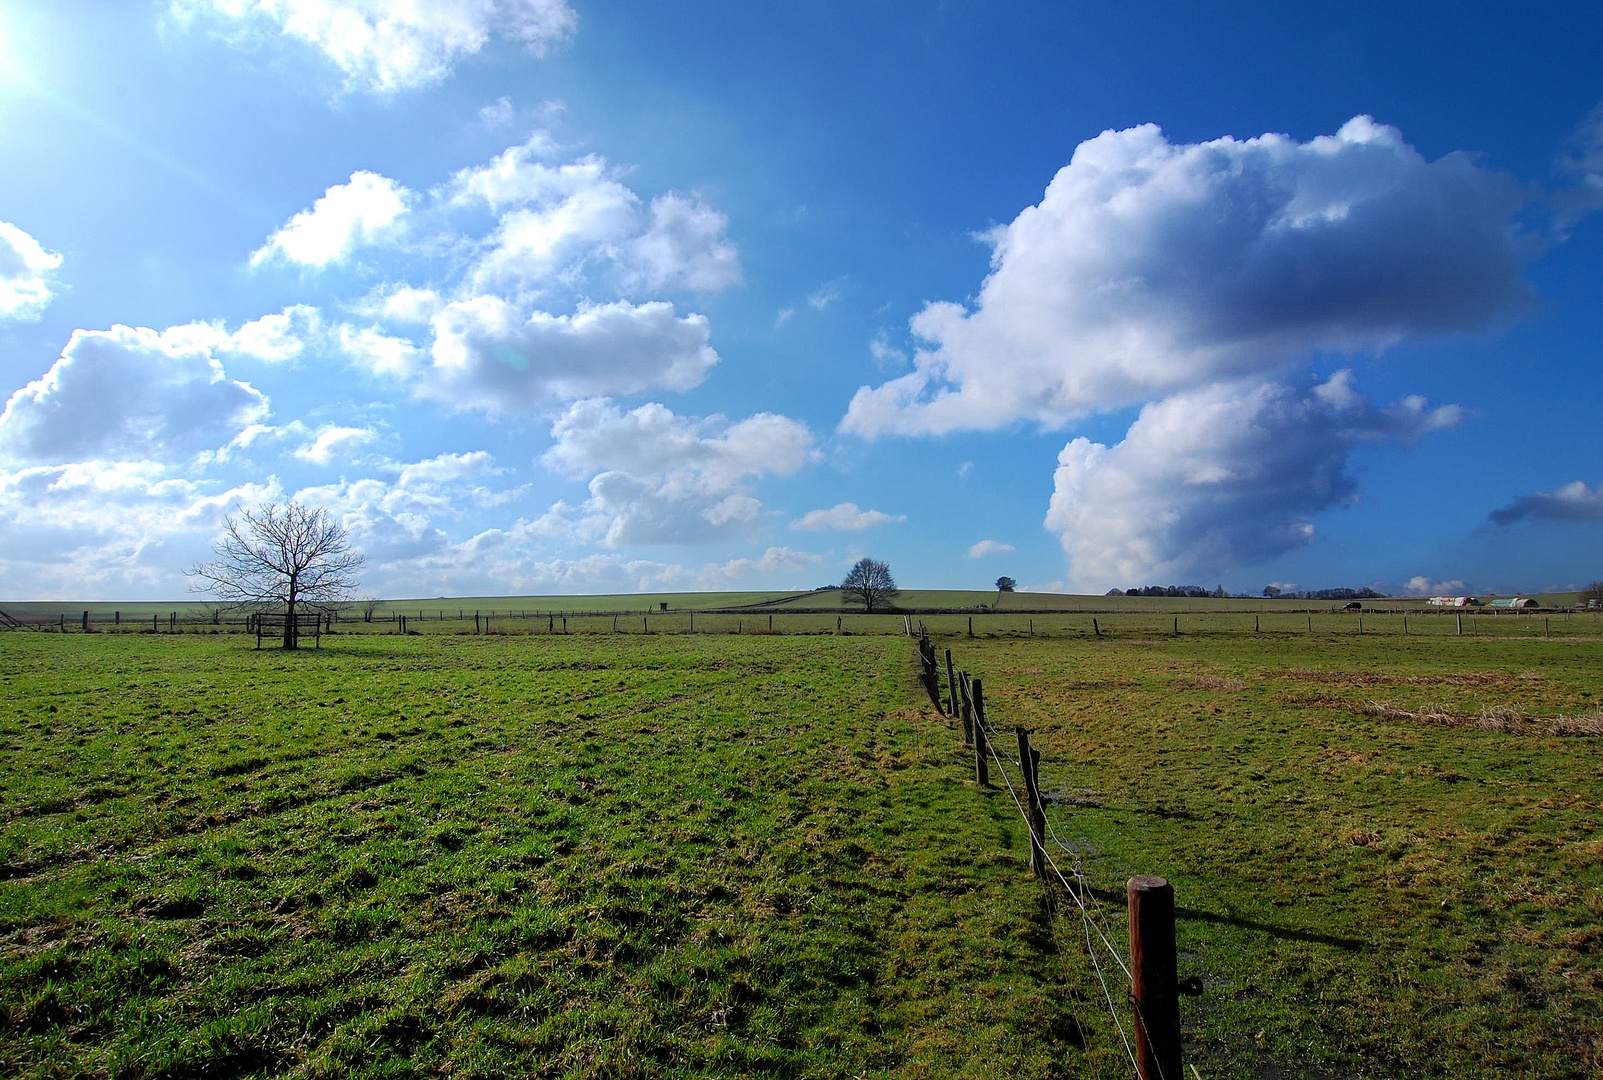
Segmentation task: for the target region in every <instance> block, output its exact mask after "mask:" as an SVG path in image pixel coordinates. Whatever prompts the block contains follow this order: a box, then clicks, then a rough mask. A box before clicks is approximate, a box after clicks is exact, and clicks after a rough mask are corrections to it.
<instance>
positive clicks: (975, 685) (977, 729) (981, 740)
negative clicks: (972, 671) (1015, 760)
mask: <svg viewBox="0 0 1603 1080" xmlns="http://www.w3.org/2000/svg"><path fill="white" fill-rule="evenodd" d="M968 689H969V695H970V700H971V701H972V703H973V708H974V721H973V725H972V726H973V732H974V780H975V782H977V783H978V784H979V785H980V787H990V786H991V762H990V760H989V758H988V752H987V749H986V745H985V686H984V685H983V684H982V683H981V681H980V680H979V679H970V680H969V681H968Z"/></svg>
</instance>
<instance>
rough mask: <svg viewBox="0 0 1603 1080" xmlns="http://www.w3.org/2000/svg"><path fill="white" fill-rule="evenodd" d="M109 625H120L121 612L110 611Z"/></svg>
mask: <svg viewBox="0 0 1603 1080" xmlns="http://www.w3.org/2000/svg"><path fill="white" fill-rule="evenodd" d="M111 625H113V626H121V625H122V612H120V611H113V612H112V613H111Z"/></svg>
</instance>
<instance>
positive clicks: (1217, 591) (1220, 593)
mask: <svg viewBox="0 0 1603 1080" xmlns="http://www.w3.org/2000/svg"><path fill="white" fill-rule="evenodd" d="M1224 594H1225V587H1224V586H1223V585H1221V586H1219V587H1218V588H1217V589H1215V590H1213V595H1214V596H1216V597H1218V598H1220V599H1223V598H1224Z"/></svg>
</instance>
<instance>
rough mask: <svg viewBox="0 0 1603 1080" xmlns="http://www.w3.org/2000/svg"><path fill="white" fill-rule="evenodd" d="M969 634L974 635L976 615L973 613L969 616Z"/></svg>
mask: <svg viewBox="0 0 1603 1080" xmlns="http://www.w3.org/2000/svg"><path fill="white" fill-rule="evenodd" d="M968 636H969V637H973V636H974V616H972V615H970V616H969V617H968Z"/></svg>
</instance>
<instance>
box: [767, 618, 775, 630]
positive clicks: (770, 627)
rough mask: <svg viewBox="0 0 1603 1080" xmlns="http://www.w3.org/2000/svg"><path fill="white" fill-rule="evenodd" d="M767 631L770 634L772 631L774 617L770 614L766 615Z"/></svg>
mask: <svg viewBox="0 0 1603 1080" xmlns="http://www.w3.org/2000/svg"><path fill="white" fill-rule="evenodd" d="M768 632H769V633H770V634H772V633H773V632H774V617H773V616H772V615H770V616H768Z"/></svg>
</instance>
